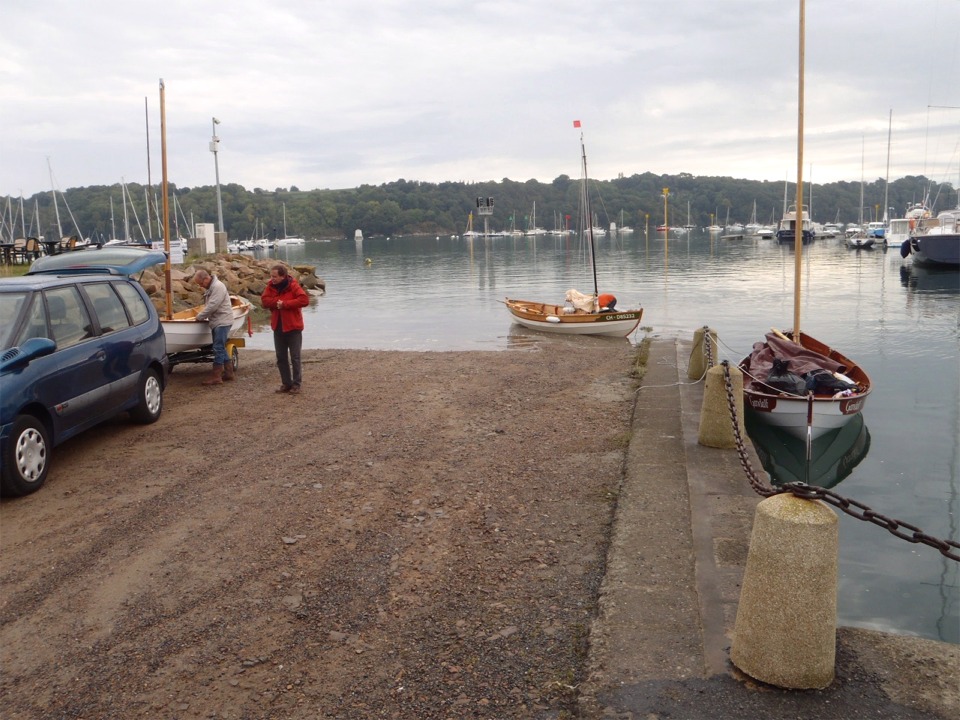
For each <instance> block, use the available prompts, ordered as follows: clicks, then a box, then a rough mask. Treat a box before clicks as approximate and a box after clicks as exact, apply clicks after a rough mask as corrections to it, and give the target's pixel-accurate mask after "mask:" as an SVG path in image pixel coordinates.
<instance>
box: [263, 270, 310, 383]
mask: <svg viewBox="0 0 960 720" xmlns="http://www.w3.org/2000/svg"><path fill="white" fill-rule="evenodd" d="M260 302H261V303H262V304H263V307H265V308H266V309H267V310H269V311H270V327H271V328H273V347H274V350H276V353H277V369H278V370H280V383H281V385H280V387H279V388H278V389H277V392H278V393H291V394H294V395H295V394H297V393H299V392H300V383H301V381H302V380H303V374H302V370H301V364H300V350H301V348H302V347H303V308H305V307H306V306H307V305H309V304H310V297H309V296H308V295H307V293H306V291H305V290H304V289H303V288H302V287H300V283H298V282H297V281H296V280H295V279H294V278H293V277H291V276H290V274H289V272H288V271H287V268H286V267H285V266H284V265H274V266H273V267H272V268H270V282H269V283H267V287H266V288H265V289H264V291H263V294H262V295H261V296H260Z"/></svg>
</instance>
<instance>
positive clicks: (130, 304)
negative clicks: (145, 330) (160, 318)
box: [114, 283, 150, 325]
mask: <svg viewBox="0 0 960 720" xmlns="http://www.w3.org/2000/svg"><path fill="white" fill-rule="evenodd" d="M114 287H115V288H116V289H117V292H118V293H120V297H122V298H123V303H124V305H126V306H127V312H128V313H130V319H131V320H133V324H134V325H140V324H141V323H145V322H146V321H147V320H148V319H149V318H150V310H149V309H148V308H147V304H146V303H145V302H144V301H143V298H142V297H141V296H140V293H138V292H137V290H136V288H134V287H133V286H132V285H128V284H127V283H116V284H115V285H114Z"/></svg>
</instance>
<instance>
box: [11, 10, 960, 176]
mask: <svg viewBox="0 0 960 720" xmlns="http://www.w3.org/2000/svg"><path fill="white" fill-rule="evenodd" d="M798 6H799V3H798V2H797V0H794V2H783V1H780V2H771V1H770V0H727V1H725V2H711V1H709V0H675V1H674V2H671V3H663V2H622V1H620V0H595V1H594V2H591V3H582V2H571V1H569V0H512V1H511V2H499V1H493V2H478V3H468V2H462V1H458V0H406V1H403V0H290V1H289V2H286V3H282V4H279V5H278V4H274V3H266V2H255V1H254V0H240V1H238V2H230V3H213V2H189V1H187V0H168V1H167V2H165V3H163V4H162V6H156V5H141V4H139V3H128V2H117V1H115V0H88V2H86V3H83V4H78V3H74V2H70V1H69V0H34V1H30V0H12V1H11V2H8V3H7V4H6V6H5V9H4V20H5V22H4V24H5V29H6V32H4V34H3V36H2V39H0V92H2V97H3V98H4V102H3V104H2V106H0V127H2V128H3V135H2V140H0V157H2V164H0V195H17V194H19V193H20V192H21V190H22V191H23V192H24V193H25V194H28V195H29V194H32V193H34V192H38V191H43V190H48V189H49V188H50V178H49V175H48V170H47V158H49V160H50V164H51V166H52V168H53V170H54V174H55V179H54V182H55V183H56V184H57V186H58V187H59V189H66V188H67V187H75V186H81V185H96V184H113V183H116V182H119V181H120V179H121V178H125V179H126V180H127V181H128V182H130V181H136V182H145V181H146V179H147V177H146V172H147V171H146V155H147V148H146V134H145V130H146V127H145V126H146V118H145V112H144V98H146V99H147V106H148V111H149V117H150V138H151V157H152V180H153V182H154V183H157V182H159V180H160V121H159V90H158V87H159V80H160V78H163V79H164V80H165V83H166V119H167V146H168V168H169V177H170V180H171V182H174V183H176V184H178V185H180V186H196V185H209V184H212V183H213V182H214V173H213V162H212V158H211V156H210V152H209V150H208V143H209V140H210V134H211V118H212V117H213V116H216V117H218V118H219V119H220V120H221V121H222V124H221V125H220V126H219V127H218V132H219V135H220V138H221V143H220V153H219V163H220V177H221V182H224V183H231V182H236V183H240V184H242V185H244V186H246V187H249V188H253V187H262V188H265V189H273V188H275V187H289V186H291V185H296V186H297V187H300V188H301V189H310V188H318V187H319V188H323V187H351V186H355V185H359V184H364V183H367V184H379V183H382V182H389V181H391V180H395V179H397V178H400V177H403V178H406V179H416V180H428V181H442V180H466V181H472V180H499V179H501V178H504V177H509V178H511V179H515V180H520V181H523V180H527V179H530V178H536V179H539V180H551V179H553V178H554V177H556V176H557V175H560V174H563V173H565V174H568V175H576V174H577V171H578V146H577V143H578V137H579V135H578V134H577V133H576V131H574V129H573V127H572V121H573V120H575V119H579V120H581V121H582V122H583V129H584V133H585V136H586V139H587V144H588V148H589V152H590V157H591V166H592V167H591V172H592V174H594V175H595V176H596V177H598V178H608V177H614V176H616V174H617V173H625V174H628V175H629V174H633V173H638V172H646V171H651V172H655V173H671V174H672V173H678V172H689V173H693V174H696V175H727V176H734V177H745V178H756V179H769V180H780V179H784V178H785V177H790V178H794V177H795V176H796V126H797V115H796V106H797V64H798V58H797V36H798V29H797V25H798V23H797V18H798ZM806 14H807V28H806V32H807V45H806V107H805V124H806V133H805V135H806V140H805V161H806V166H807V167H805V170H804V174H805V176H806V175H807V174H808V173H810V174H812V177H813V179H814V180H815V181H817V182H827V181H831V180H838V179H845V180H857V179H859V177H860V174H861V152H862V153H863V157H864V174H865V175H866V176H867V178H868V179H872V178H876V177H882V176H883V175H884V174H885V172H886V146H887V120H888V113H889V112H890V110H891V109H892V110H893V143H892V159H891V175H892V176H893V177H899V176H902V175H911V174H920V173H924V174H927V175H928V176H930V177H932V178H934V179H937V180H949V181H952V182H954V183H955V184H956V183H957V182H958V181H960V171H958V167H960V157H958V152H960V150H958V139H960V110H944V109H937V108H930V107H928V106H931V105H948V106H960V83H957V81H956V79H957V78H958V77H960V72H958V70H960V49H958V35H957V31H956V28H957V27H958V26H960V0H919V2H916V3H905V2H903V1H902V0H878V1H876V2H872V3H869V4H864V3H854V2H849V1H837V0H808V2H807V8H806ZM808 168H809V169H808Z"/></svg>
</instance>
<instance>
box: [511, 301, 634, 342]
mask: <svg viewBox="0 0 960 720" xmlns="http://www.w3.org/2000/svg"><path fill="white" fill-rule="evenodd" d="M504 303H505V304H506V306H507V309H508V310H510V312H511V314H512V315H513V319H514V321H516V322H517V323H519V324H520V325H523V326H524V327H528V328H532V329H534V330H546V331H547V332H554V333H564V334H567V335H609V336H615V337H626V336H627V335H629V334H630V333H632V332H633V331H634V330H635V329H636V328H637V325H639V324H640V318H641V317H642V316H643V308H640V309H638V310H627V311H624V312H618V311H613V312H593V313H591V312H586V311H584V310H577V309H574V308H572V307H569V306H565V305H551V304H549V303H541V302H534V301H531V300H511V299H509V298H507V299H506V300H504Z"/></svg>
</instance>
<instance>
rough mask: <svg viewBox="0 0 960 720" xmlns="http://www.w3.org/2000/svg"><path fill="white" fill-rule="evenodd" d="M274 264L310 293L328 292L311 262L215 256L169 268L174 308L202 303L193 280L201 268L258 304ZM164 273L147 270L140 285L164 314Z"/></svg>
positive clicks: (244, 256) (181, 308) (156, 270)
mask: <svg viewBox="0 0 960 720" xmlns="http://www.w3.org/2000/svg"><path fill="white" fill-rule="evenodd" d="M274 265H284V266H285V267H286V268H287V270H288V272H289V273H290V275H292V276H293V277H295V278H296V279H297V281H298V282H299V283H300V285H302V286H303V288H304V289H305V290H306V291H307V292H308V293H310V294H314V295H323V294H324V293H325V292H326V283H325V282H324V281H323V280H321V279H320V278H318V277H317V275H316V268H315V267H314V266H312V265H289V264H288V263H285V262H283V261H281V260H276V259H274V258H266V259H262V260H258V259H257V258H254V257H250V256H248V255H212V256H207V257H204V258H201V259H197V260H194V261H192V262H190V263H188V264H186V265H174V266H173V267H171V268H170V290H171V296H172V300H173V311H174V312H177V311H178V310H185V309H187V308H190V307H194V306H196V305H202V304H203V290H202V289H201V288H200V286H198V285H196V284H195V283H193V282H191V280H192V278H193V275H194V273H195V272H196V271H197V270H199V269H200V268H203V269H204V270H206V271H207V272H209V273H210V274H211V275H216V276H217V277H218V278H220V280H221V281H222V282H223V283H224V284H225V285H226V286H227V289H228V290H229V291H230V292H231V293H232V294H234V295H240V296H242V297H245V298H247V299H248V300H250V301H251V302H253V303H254V304H255V305H256V306H257V307H259V305H260V295H261V293H263V290H264V288H266V286H267V283H268V282H270V268H272V267H273V266H274ZM164 274H165V273H164V270H163V268H161V267H157V268H156V269H155V270H147V271H146V272H145V273H144V274H143V277H141V278H140V284H141V285H143V287H144V289H145V290H146V291H147V294H148V295H149V296H150V299H151V300H152V301H153V304H154V306H155V307H156V308H157V310H158V311H159V312H160V313H161V314H162V313H164V312H166V309H167V297H166V287H165V284H164Z"/></svg>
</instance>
